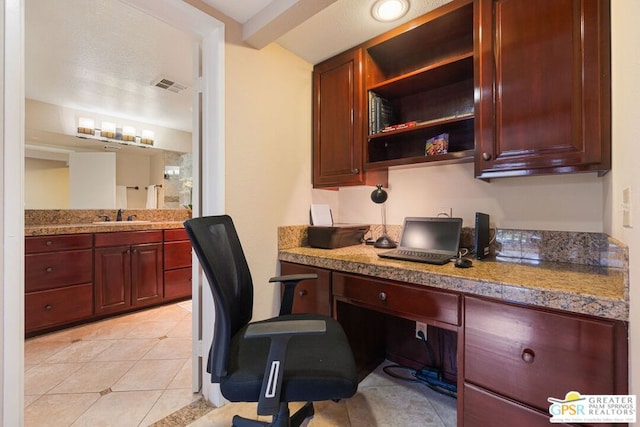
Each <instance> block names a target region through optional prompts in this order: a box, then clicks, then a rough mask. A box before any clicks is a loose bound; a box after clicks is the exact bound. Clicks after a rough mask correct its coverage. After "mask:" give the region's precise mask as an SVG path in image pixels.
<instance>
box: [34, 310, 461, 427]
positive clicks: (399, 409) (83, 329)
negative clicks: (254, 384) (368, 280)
mask: <svg viewBox="0 0 640 427" xmlns="http://www.w3.org/2000/svg"><path fill="white" fill-rule="evenodd" d="M190 357H191V312H190V302H183V303H178V304H173V305H168V306H164V307H160V308H155V309H151V310H147V311H143V312H139V313H134V314H130V315H124V316H120V317H117V318H113V319H110V320H105V321H101V322H96V323H93V324H90V325H84V326H80V327H76V328H72V329H67V330H65V331H60V332H56V333H52V334H48V335H44V336H41V337H36V338H31V339H28V340H26V341H25V426H26V427H36V426H37V427H46V426H51V427H67V426H73V427H76V426H92V427H99V426H109V427H110V426H114V427H115V426H117V427H129V426H131V427H138V426H148V425H151V424H153V423H155V422H158V426H162V427H183V426H184V425H185V424H187V425H189V426H190V427H204V426H208V427H218V426H224V427H229V426H230V425H231V418H232V416H233V415H235V414H240V415H242V416H245V417H249V418H251V417H255V414H256V404H249V403H232V404H227V405H225V406H224V407H222V408H216V409H213V410H211V411H210V412H208V413H207V414H206V415H204V416H203V417H202V418H200V419H198V420H196V421H194V422H192V423H191V424H188V422H181V421H175V420H181V419H185V418H184V417H181V416H180V415H181V412H189V411H188V410H184V409H183V410H182V411H181V410H180V408H183V407H185V406H186V405H189V404H190V403H197V402H195V401H197V400H198V399H199V398H200V395H199V394H193V393H191V359H190ZM383 365H384V364H383ZM381 366H382V365H381ZM195 406H197V405H195ZM315 408H316V413H315V416H314V417H313V418H311V419H310V420H308V421H305V423H304V424H303V426H306V427H360V426H362V427H371V426H378V427H387V426H388V427H395V426H403V427H411V426H416V427H418V426H419V427H426V426H438V427H455V425H456V400H455V399H453V398H451V397H447V396H443V395H441V394H438V393H436V392H434V391H432V390H430V389H429V388H427V387H425V386H423V385H421V384H412V383H407V382H403V381H399V380H395V379H393V378H391V377H389V376H387V375H386V374H385V373H383V372H382V369H381V368H378V369H377V370H376V371H374V372H373V373H372V374H371V375H369V376H368V377H367V378H365V380H364V381H363V382H361V383H360V385H359V387H358V393H357V394H356V395H355V396H354V397H353V398H351V399H346V400H343V401H341V402H338V403H334V402H317V403H316V404H315ZM203 409H204V411H203ZM295 409H296V405H291V410H292V412H293V411H295ZM208 410H209V409H208V408H207V407H205V408H202V404H201V403H200V408H197V409H196V411H195V412H198V413H203V412H206V411H208ZM170 414H172V415H170ZM167 416H169V417H168V418H165V417H167ZM192 419H193V418H192Z"/></svg>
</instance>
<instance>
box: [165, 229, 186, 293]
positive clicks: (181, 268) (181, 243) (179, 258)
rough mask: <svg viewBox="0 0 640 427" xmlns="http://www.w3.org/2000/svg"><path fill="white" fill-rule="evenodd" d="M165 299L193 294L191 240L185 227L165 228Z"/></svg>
mask: <svg viewBox="0 0 640 427" xmlns="http://www.w3.org/2000/svg"><path fill="white" fill-rule="evenodd" d="M163 233H164V249H163V256H164V299H165V300H173V299H179V298H187V297H190V296H191V283H192V281H191V241H190V240H189V237H188V236H187V232H186V230H185V229H179V228H178V229H172V230H164V232H163Z"/></svg>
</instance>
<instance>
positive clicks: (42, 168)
mask: <svg viewBox="0 0 640 427" xmlns="http://www.w3.org/2000/svg"><path fill="white" fill-rule="evenodd" d="M87 17H93V18H97V17H99V18H100V19H87ZM194 45H197V42H196V41H194V39H193V38H192V36H191V35H189V34H186V33H183V32H181V31H179V30H177V29H175V28H173V27H171V26H169V25H167V24H166V23H164V22H161V21H159V20H157V19H155V18H153V17H150V16H148V15H146V14H144V13H143V12H141V11H139V10H137V9H135V8H134V7H132V6H130V5H128V4H125V3H123V2H120V1H118V0H104V1H101V2H98V3H95V2H82V1H77V0H56V2H51V1H50V0H29V1H27V2H25V69H26V75H25V94H26V99H25V209H75V208H81V209H113V208H119V207H122V206H121V205H122V204H123V203H124V207H125V208H128V209H145V208H149V209H152V208H154V207H155V208H162V209H172V208H176V209H177V208H184V207H187V206H188V205H189V204H190V194H191V192H190V183H191V176H192V172H191V171H192V168H191V146H192V136H191V129H192V121H193V120H192V115H193V113H192V106H193V91H192V90H191V87H192V86H193V74H194V73H193V55H194ZM178 82H179V83H178ZM86 118H89V119H90V121H93V122H94V123H95V127H96V128H98V129H99V128H101V127H105V122H110V123H112V124H115V127H116V129H117V130H116V134H117V131H120V133H121V135H120V138H117V137H114V138H109V139H106V138H104V137H102V136H103V135H99V134H100V132H97V133H96V136H100V138H96V137H93V135H91V136H88V135H83V134H82V133H79V131H80V130H81V128H82V127H83V126H84V125H82V126H81V119H86ZM128 128H134V129H135V130H136V131H137V133H136V134H134V135H137V137H134V138H133V139H134V141H133V142H129V141H128V138H123V137H122V136H123V135H126V133H127V132H126V130H127V129H128ZM105 129H106V127H105ZM146 130H150V131H152V132H153V137H152V138H153V145H152V146H143V144H139V143H137V142H139V141H140V139H139V138H141V136H140V135H141V132H143V131H146ZM123 131H124V132H123ZM105 134H106V132H105ZM87 136H88V137H87ZM142 138H146V137H144V136H142ZM124 139H127V141H125V140H124ZM150 189H151V190H150ZM152 192H153V194H151V193H152ZM152 195H155V202H156V203H155V204H153V203H150V202H153V200H152V199H154V197H151V196H152ZM151 206H154V207H151Z"/></svg>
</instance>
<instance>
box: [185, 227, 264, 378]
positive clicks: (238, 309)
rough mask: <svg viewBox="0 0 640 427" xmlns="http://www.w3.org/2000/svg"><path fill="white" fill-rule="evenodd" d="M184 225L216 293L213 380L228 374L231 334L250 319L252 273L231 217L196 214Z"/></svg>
mask: <svg viewBox="0 0 640 427" xmlns="http://www.w3.org/2000/svg"><path fill="white" fill-rule="evenodd" d="M184 226H185V229H186V230H187V234H188V235H189V239H190V240H191V245H192V246H193V249H194V251H195V253H196V255H197V256H198V260H199V261H200V265H201V266H202V270H203V271H204V273H205V276H206V278H207V281H208V282H209V286H210V288H211V293H212V294H213V302H214V308H215V325H214V331H213V334H214V335H213V343H212V345H211V349H210V350H209V360H208V363H207V371H208V372H209V373H211V381H212V382H219V380H220V378H222V377H224V376H225V375H226V371H227V359H228V355H229V343H230V341H231V337H233V335H235V333H236V332H238V330H240V329H241V328H242V327H243V326H244V325H246V324H247V323H249V321H250V320H251V316H252V310H253V283H252V281H251V273H250V272H249V266H248V264H247V260H246V258H245V257H244V252H243V251H242V246H241V244H240V239H239V238H238V234H237V233H236V229H235V227H234V225H233V221H232V220H231V217H229V216H227V215H221V216H207V217H201V218H193V219H189V220H187V221H185V222H184Z"/></svg>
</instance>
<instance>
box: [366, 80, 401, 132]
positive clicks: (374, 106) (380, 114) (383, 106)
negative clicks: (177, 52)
mask: <svg viewBox="0 0 640 427" xmlns="http://www.w3.org/2000/svg"><path fill="white" fill-rule="evenodd" d="M394 117H395V115H394V112H393V108H392V107H391V104H390V103H389V101H388V100H386V99H385V98H383V97H381V96H380V95H378V94H377V93H375V92H373V91H371V90H370V91H369V134H370V135H374V134H376V133H380V131H381V130H382V129H384V128H385V127H387V126H391V124H392V123H393V122H394V120H395V118H394Z"/></svg>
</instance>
